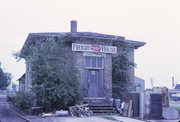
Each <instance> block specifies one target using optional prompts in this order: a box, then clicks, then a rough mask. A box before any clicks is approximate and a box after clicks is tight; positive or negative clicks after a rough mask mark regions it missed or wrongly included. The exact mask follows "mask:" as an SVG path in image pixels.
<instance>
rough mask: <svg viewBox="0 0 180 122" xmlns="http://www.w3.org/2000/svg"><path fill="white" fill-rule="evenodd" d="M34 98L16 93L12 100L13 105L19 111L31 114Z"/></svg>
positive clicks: (28, 94)
mask: <svg viewBox="0 0 180 122" xmlns="http://www.w3.org/2000/svg"><path fill="white" fill-rule="evenodd" d="M34 98H35V97H34V96H33V95H32V94H31V93H28V92H18V93H16V97H15V100H14V105H15V106H16V107H17V108H19V109H20V110H23V111H26V112H28V113H31V112H32V106H33V105H34Z"/></svg>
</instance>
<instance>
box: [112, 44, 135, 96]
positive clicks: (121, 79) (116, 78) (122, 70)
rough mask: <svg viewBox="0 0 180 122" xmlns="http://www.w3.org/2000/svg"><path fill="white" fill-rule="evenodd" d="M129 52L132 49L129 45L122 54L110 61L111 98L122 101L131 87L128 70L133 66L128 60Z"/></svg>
mask: <svg viewBox="0 0 180 122" xmlns="http://www.w3.org/2000/svg"><path fill="white" fill-rule="evenodd" d="M131 51H132V48H131V47H130V45H125V46H124V47H123V52H122V54H119V55H118V56H116V57H113V59H112V90H113V94H112V95H113V98H118V99H119V98H120V99H124V98H125V97H126V95H127V93H128V92H129V91H130V88H131V87H132V84H131V82H130V76H129V70H130V69H131V68H133V67H134V66H135V64H134V63H133V62H130V61H129V58H128V53H129V52H131Z"/></svg>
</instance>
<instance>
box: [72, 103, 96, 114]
mask: <svg viewBox="0 0 180 122" xmlns="http://www.w3.org/2000/svg"><path fill="white" fill-rule="evenodd" d="M69 113H70V115H71V116H77V117H84V116H91V115H93V112H92V111H91V110H90V109H89V107H88V104H83V105H76V106H71V107H69Z"/></svg>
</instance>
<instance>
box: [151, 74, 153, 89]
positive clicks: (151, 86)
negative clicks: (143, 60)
mask: <svg viewBox="0 0 180 122" xmlns="http://www.w3.org/2000/svg"><path fill="white" fill-rule="evenodd" d="M151 88H152V89H153V78H152V77H151Z"/></svg>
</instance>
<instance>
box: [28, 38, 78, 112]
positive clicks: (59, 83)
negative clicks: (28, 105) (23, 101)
mask: <svg viewBox="0 0 180 122" xmlns="http://www.w3.org/2000/svg"><path fill="white" fill-rule="evenodd" d="M35 42H36V44H34V45H32V46H29V48H28V49H27V55H26V56H25V58H26V61H28V63H29V64H30V66H31V68H30V69H31V72H30V73H31V77H32V89H31V92H32V94H33V95H34V96H35V99H34V101H32V102H34V103H35V104H36V106H42V107H43V109H44V111H52V110H54V109H57V110H60V109H67V107H68V106H71V105H75V104H76V103H77V101H78V100H80V98H81V96H80V90H79V83H78V81H77V75H78V74H77V72H78V71H77V70H76V68H75V67H73V65H72V63H70V62H69V61H68V59H70V58H69V57H68V56H72V55H71V54H70V55H66V54H65V52H66V49H65V42H64V40H63V37H61V36H60V37H59V38H48V39H47V38H46V40H44V39H43V38H41V39H37V40H36V41H35Z"/></svg>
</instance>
